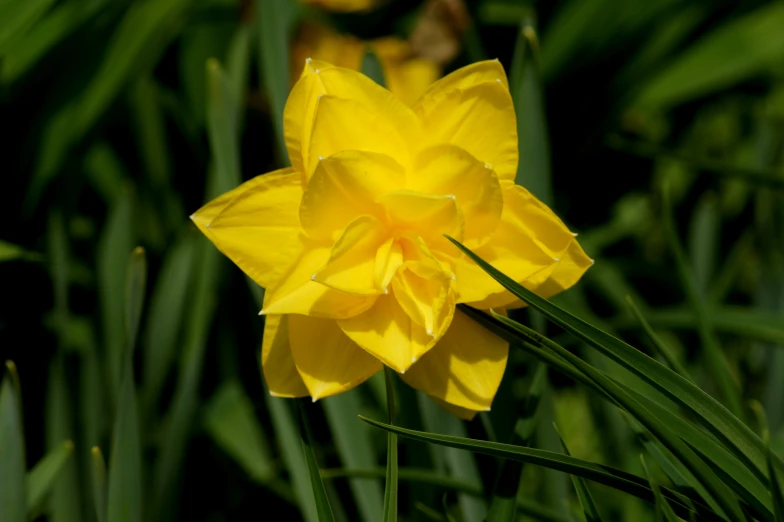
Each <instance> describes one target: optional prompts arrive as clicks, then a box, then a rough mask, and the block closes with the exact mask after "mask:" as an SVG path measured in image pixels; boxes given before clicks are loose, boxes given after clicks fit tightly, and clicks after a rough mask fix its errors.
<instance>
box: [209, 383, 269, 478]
mask: <svg viewBox="0 0 784 522" xmlns="http://www.w3.org/2000/svg"><path fill="white" fill-rule="evenodd" d="M204 427H205V429H206V430H207V433H209V434H210V435H211V436H212V439H213V440H214V441H215V442H216V443H217V444H218V445H219V446H220V447H221V448H222V449H223V450H224V451H225V452H226V453H228V454H229V455H231V457H232V458H233V459H234V460H235V461H236V462H237V464H239V465H240V466H241V467H242V468H243V469H244V470H245V472H246V473H248V475H249V476H250V477H251V478H253V479H254V480H256V481H258V482H260V483H265V482H268V481H271V480H272V479H274V478H275V469H274V468H273V465H272V458H271V456H270V453H269V449H268V447H267V440H266V438H265V437H264V432H263V431H262V430H261V427H260V426H259V423H258V421H257V420H256V418H255V415H254V413H253V404H252V403H251V402H250V399H248V397H247V395H245V392H244V391H243V390H242V387H241V385H240V384H239V383H238V382H236V381H233V380H232V381H227V382H224V383H223V384H222V385H221V387H220V388H219V389H218V391H216V392H215V394H214V395H213V396H212V398H211V399H210V401H209V402H208V403H207V405H206V406H205V408H204Z"/></svg>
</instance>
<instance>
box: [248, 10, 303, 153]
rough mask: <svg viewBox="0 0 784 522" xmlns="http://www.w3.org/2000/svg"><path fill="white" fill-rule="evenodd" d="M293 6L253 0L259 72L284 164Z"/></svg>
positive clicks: (293, 17) (298, 65)
mask: <svg viewBox="0 0 784 522" xmlns="http://www.w3.org/2000/svg"><path fill="white" fill-rule="evenodd" d="M295 9H296V5H295V2H291V1H290V0H256V35H257V37H258V39H259V41H258V43H259V47H258V51H259V60H260V64H259V71H261V80H262V85H263V87H264V90H265V91H266V92H267V96H269V100H270V109H271V111H270V112H271V113H272V123H273V125H274V129H275V136H276V138H277V142H278V153H279V155H280V158H279V159H280V162H281V163H284V164H288V153H287V152H286V144H285V140H284V138H283V109H284V107H285V106H286V99H287V98H288V96H289V87H290V85H289V82H291V72H290V69H289V64H290V60H289V47H290V44H289V32H290V29H291V26H292V24H293V22H294V19H295V11H294V10H295ZM303 65H304V64H297V65H296V66H297V67H302V66H303Z"/></svg>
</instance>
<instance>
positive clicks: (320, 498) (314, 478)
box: [298, 399, 335, 522]
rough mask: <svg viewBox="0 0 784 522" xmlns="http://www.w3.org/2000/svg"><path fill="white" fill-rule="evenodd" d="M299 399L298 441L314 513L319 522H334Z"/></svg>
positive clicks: (308, 426)
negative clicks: (304, 462)
mask: <svg viewBox="0 0 784 522" xmlns="http://www.w3.org/2000/svg"><path fill="white" fill-rule="evenodd" d="M304 400H307V399H300V401H299V402H298V404H299V414H300V415H299V418H300V439H301V441H302V451H303V452H304V453H305V461H306V462H307V463H308V472H309V475H310V485H311V487H312V488H313V497H314V498H315V500H316V511H317V512H318V519H319V522H334V521H335V516H334V515H333V514H332V506H331V505H330V503H329V497H327V490H326V489H324V482H323V481H322V480H321V473H320V472H319V467H318V463H317V462H316V455H315V453H314V452H313V440H314V439H313V434H312V433H311V429H310V421H309V420H308V414H307V411H306V410H305V406H304V404H303V402H302V401H304Z"/></svg>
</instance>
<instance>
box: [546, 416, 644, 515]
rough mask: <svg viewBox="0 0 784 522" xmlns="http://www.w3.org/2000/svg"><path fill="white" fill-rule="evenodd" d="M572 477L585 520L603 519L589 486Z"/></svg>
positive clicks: (564, 450) (563, 444) (562, 442)
mask: <svg viewBox="0 0 784 522" xmlns="http://www.w3.org/2000/svg"><path fill="white" fill-rule="evenodd" d="M553 426H554V427H555V431H556V433H558V440H560V441H561V447H562V448H563V452H564V453H565V454H566V455H567V456H571V455H572V454H571V453H569V448H568V447H567V446H566V442H564V440H563V437H562V436H561V433H560V432H559V431H558V426H556V425H555V423H553ZM571 477H572V484H574V490H575V491H576V492H577V499H578V500H579V501H580V506H582V509H583V515H584V516H585V522H598V521H601V520H602V517H601V516H599V511H598V510H597V509H596V503H595V502H594V500H593V497H592V496H591V492H590V491H589V490H588V486H587V485H586V484H585V481H584V480H583V479H582V478H581V477H578V476H575V475H571ZM653 494H654V497H656V495H657V490H655V489H653Z"/></svg>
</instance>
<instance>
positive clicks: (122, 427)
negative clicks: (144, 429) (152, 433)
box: [106, 358, 144, 522]
mask: <svg viewBox="0 0 784 522" xmlns="http://www.w3.org/2000/svg"><path fill="white" fill-rule="evenodd" d="M107 499H108V500H107V518H106V520H107V522H142V521H143V520H144V517H143V514H142V449H141V442H140V440H139V414H138V412H137V410H136V392H135V390H134V384H133V367H132V365H131V364H130V358H128V359H127V364H126V365H125V370H124V377H123V382H122V385H121V387H120V396H119V402H118V404H117V417H116V418H115V423H114V434H113V436H112V453H111V457H110V459H109V488H108V496H107Z"/></svg>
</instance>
